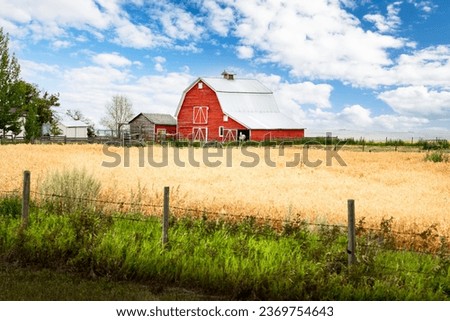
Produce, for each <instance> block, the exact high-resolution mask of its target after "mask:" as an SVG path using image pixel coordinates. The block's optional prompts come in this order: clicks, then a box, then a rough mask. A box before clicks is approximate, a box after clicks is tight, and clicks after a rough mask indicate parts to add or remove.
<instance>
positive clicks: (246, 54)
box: [236, 46, 254, 59]
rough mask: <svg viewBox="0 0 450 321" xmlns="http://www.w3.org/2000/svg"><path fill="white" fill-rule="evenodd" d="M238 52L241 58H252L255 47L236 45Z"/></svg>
mask: <svg viewBox="0 0 450 321" xmlns="http://www.w3.org/2000/svg"><path fill="white" fill-rule="evenodd" d="M236 53H237V56H238V58H240V59H251V58H253V54H254V52H253V48H252V47H249V46H238V47H236Z"/></svg>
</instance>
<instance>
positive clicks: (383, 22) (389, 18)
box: [364, 1, 402, 33]
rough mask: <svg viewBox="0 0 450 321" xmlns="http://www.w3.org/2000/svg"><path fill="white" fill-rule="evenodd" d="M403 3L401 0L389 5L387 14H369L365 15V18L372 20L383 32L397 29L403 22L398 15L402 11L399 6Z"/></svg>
mask: <svg viewBox="0 0 450 321" xmlns="http://www.w3.org/2000/svg"><path fill="white" fill-rule="evenodd" d="M401 4H402V2H401V1H398V2H394V3H391V4H389V5H388V6H387V15H386V16H383V15H381V14H367V15H365V16H364V19H365V20H367V21H369V22H372V23H373V24H374V25H375V27H376V28H377V29H378V30H379V31H380V32H382V33H385V32H392V31H395V30H396V29H397V27H398V26H399V25H400V24H401V19H400V17H399V16H398V14H399V13H400V8H399V6H400V5H401Z"/></svg>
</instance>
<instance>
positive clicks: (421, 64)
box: [384, 45, 450, 89]
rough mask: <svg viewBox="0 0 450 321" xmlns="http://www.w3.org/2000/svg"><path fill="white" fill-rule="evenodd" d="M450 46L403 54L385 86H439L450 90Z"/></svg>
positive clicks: (389, 74) (386, 80) (388, 75)
mask: <svg viewBox="0 0 450 321" xmlns="http://www.w3.org/2000/svg"><path fill="white" fill-rule="evenodd" d="M449 75H450V45H446V46H444V45H440V46H435V47H428V48H425V49H422V50H418V51H415V52H413V53H412V54H402V55H401V56H400V57H399V59H398V60H397V61H396V65H395V66H394V67H393V68H392V69H391V70H390V71H389V73H388V74H387V75H386V76H387V77H388V78H387V79H385V81H384V83H385V84H393V85H416V86H439V87H444V88H447V89H450V77H449Z"/></svg>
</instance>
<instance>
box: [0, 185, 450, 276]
mask: <svg viewBox="0 0 450 321" xmlns="http://www.w3.org/2000/svg"><path fill="white" fill-rule="evenodd" d="M30 193H31V194H32V195H34V201H35V204H37V206H38V207H39V206H43V204H44V203H45V202H46V201H47V202H48V201H52V200H54V199H59V200H61V201H63V200H70V201H75V202H80V203H83V204H95V205H99V204H100V205H102V208H101V209H102V210H105V215H109V216H110V217H112V218H113V219H116V220H128V221H135V222H148V220H149V219H150V218H155V217H161V214H162V212H163V210H165V208H166V206H165V205H166V204H154V203H146V202H130V201H112V200H103V199H97V198H88V197H73V196H67V195H60V194H55V193H43V192H39V191H30ZM0 196H2V198H4V197H11V196H14V197H19V198H20V197H22V195H21V193H20V191H18V190H0ZM0 201H1V200H0ZM144 208H145V209H149V208H150V209H151V210H152V213H151V214H150V215H148V214H147V215H143V214H142V213H144V212H145V211H143V209H144ZM130 209H133V211H130ZM167 209H168V211H169V212H170V214H171V215H172V216H174V217H177V218H182V217H190V218H203V219H206V220H211V219H220V220H229V221H234V222H236V221H240V220H245V219H251V220H254V223H255V224H270V225H271V226H272V227H274V228H276V229H277V228H278V229H280V228H281V229H283V228H284V229H285V228H286V227H287V226H290V227H292V228H309V229H311V230H314V229H324V230H325V231H324V233H323V235H325V236H326V232H327V231H326V230H328V231H329V230H331V229H334V230H335V231H338V232H339V233H341V234H340V235H343V233H344V232H345V231H346V230H350V228H349V225H344V224H324V223H311V222H307V221H306V220H302V219H294V220H290V219H287V218H285V219H282V218H274V217H262V216H257V215H249V214H237V213H230V212H227V211H212V210H208V209H207V208H204V207H203V208H200V207H197V208H191V207H185V206H171V205H168V206H167ZM133 214H135V215H133ZM356 234H357V236H358V242H357V243H358V250H357V252H359V253H358V255H359V256H360V257H363V256H364V255H373V254H374V253H373V252H374V251H375V252H408V253H411V252H413V253H417V254H423V255H427V256H429V255H432V256H434V257H436V256H439V257H440V258H443V259H444V260H449V259H450V257H449V254H450V250H449V249H448V248H446V245H447V243H446V240H447V238H446V236H441V235H438V234H437V233H436V229H435V226H434V225H432V226H431V227H430V228H428V229H426V230H424V231H423V232H420V233H418V232H414V231H395V230H393V229H392V228H391V226H390V225H389V220H388V221H387V222H384V224H382V228H373V227H365V226H364V223H363V222H360V225H358V226H356ZM317 235H318V240H319V241H329V239H327V240H326V237H321V235H320V233H317ZM323 235H322V236H323ZM417 238H419V240H420V242H418V241H417ZM438 238H439V239H440V241H441V243H438V242H436V240H437V239H438ZM430 241H433V242H430ZM348 251H349V249H347V252H348ZM393 264H394V265H395V266H387V265H384V264H381V265H378V267H380V268H382V269H384V270H386V271H401V272H407V273H420V274H426V275H430V276H431V275H433V273H434V272H426V271H421V270H420V269H419V270H408V269H404V268H402V267H401V266H400V265H399V264H398V263H396V262H393Z"/></svg>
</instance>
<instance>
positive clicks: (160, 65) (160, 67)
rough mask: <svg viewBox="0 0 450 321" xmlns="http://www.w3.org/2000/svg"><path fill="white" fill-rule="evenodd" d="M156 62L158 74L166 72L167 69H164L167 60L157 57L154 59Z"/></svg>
mask: <svg viewBox="0 0 450 321" xmlns="http://www.w3.org/2000/svg"><path fill="white" fill-rule="evenodd" d="M153 60H154V61H155V70H156V71H158V72H164V71H165V70H166V69H165V68H164V63H165V62H166V58H164V57H161V56H157V57H155V58H153Z"/></svg>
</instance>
